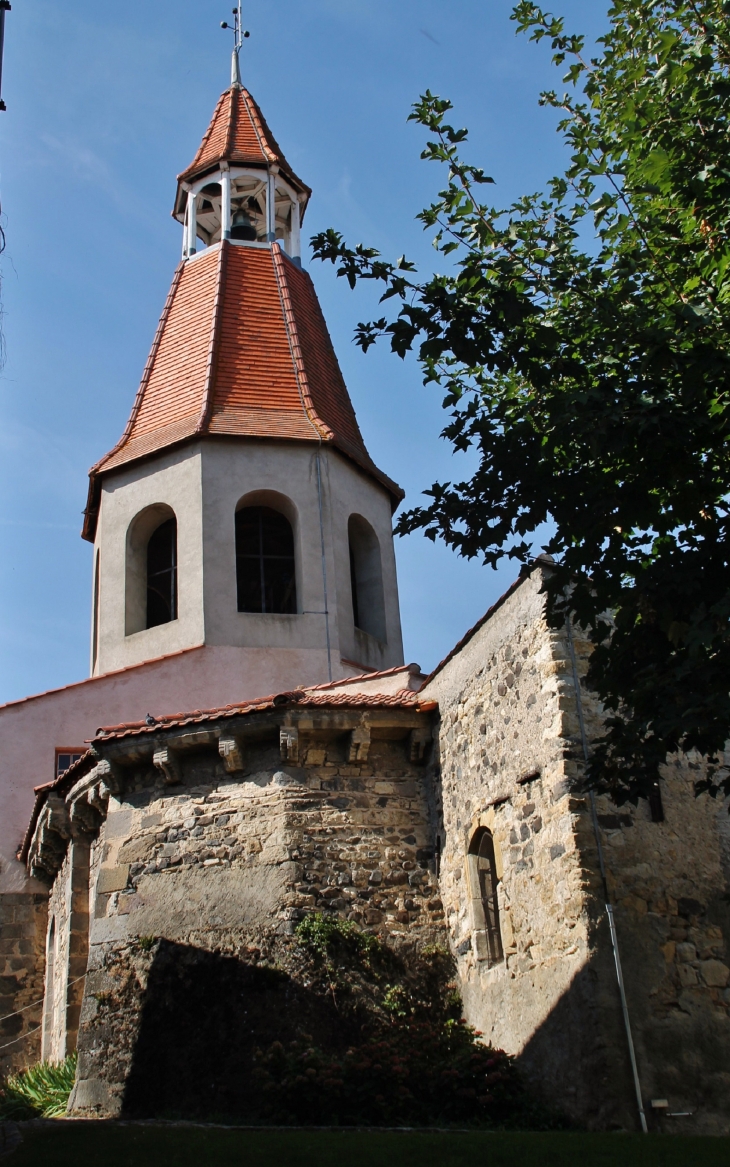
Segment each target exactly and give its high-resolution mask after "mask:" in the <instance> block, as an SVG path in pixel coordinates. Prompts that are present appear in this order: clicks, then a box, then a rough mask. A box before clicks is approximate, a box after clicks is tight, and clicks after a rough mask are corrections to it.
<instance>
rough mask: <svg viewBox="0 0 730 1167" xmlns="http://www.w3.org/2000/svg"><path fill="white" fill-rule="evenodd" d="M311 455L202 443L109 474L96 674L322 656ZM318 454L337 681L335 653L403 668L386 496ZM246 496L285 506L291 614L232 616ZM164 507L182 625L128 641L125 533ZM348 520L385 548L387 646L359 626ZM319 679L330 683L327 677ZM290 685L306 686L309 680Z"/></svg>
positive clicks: (350, 468) (337, 458)
mask: <svg viewBox="0 0 730 1167" xmlns="http://www.w3.org/2000/svg"><path fill="white" fill-rule="evenodd" d="M316 454H317V447H316V446H314V445H313V444H311V445H310V444H307V443H295V442H261V441H257V440H252V439H232V440H219V441H205V442H200V443H195V444H193V445H190V446H186V447H184V448H183V449H182V450H178V451H168V452H166V453H164V454H162V455H160V456H159V457H156V458H154V459H153V460H150V462H149V463H142V464H137V465H136V466H134V467H130V468H128V469H125V470H121V471H118V472H115V473H114V474H110V475H108V476H107V477H106V478H105V479H104V483H103V489H102V501H101V508H100V515H99V524H98V532H97V539H96V548H97V549H98V550H99V552H100V586H99V625H98V628H99V631H98V643H99V649H98V655H97V662H96V666H95V668H94V674H95V675H100V674H102V673H106V672H109V671H111V670H114V669H119V668H124V667H126V666H129V665H134V664H138V663H141V662H142V661H145V660H150V659H152V658H154V657H158V656H162V655H165V654H167V653H170V652H176V651H179V650H181V649H185V648H190V647H193V646H195V645H199V644H203V643H205V644H211V645H229V646H232V647H233V646H235V647H239V648H243V647H256V648H259V649H262V650H270V651H272V652H278V651H280V650H282V649H286V650H290V651H291V650H296V651H301V650H307V651H324V650H326V629H325V618H324V615H322V614H321V613H323V612H324V607H325V600H324V584H323V571H322V552H321V538H320V523H319V503H318V494H317V477H316ZM320 458H321V479H322V511H323V524H324V538H325V556H326V574H327V593H328V594H327V604H328V611H329V634H330V645H331V655H332V668H333V677H339V676H342V675H343V671H342V667H341V665H340V657H344V658H346V659H347V660H351V661H354V662H356V664H358V665H361V666H363V667H364V668H365V669H387V668H391V667H393V666H395V665H400V664H402V663H403V642H402V636H401V627H400V610H399V604H398V584H397V579H396V567H395V553H394V549H393V536H392V530H391V527H392V515H391V507H390V498H389V496H388V494H387V492H386V491H385V490H384V489H383V487H381V486H380V485H379V484H377V483H376V482H374V481H373V480H372V479H371V478H370V476H369V475H366V474H364V473H363V472H362V471H360V470H359V469H357V467H355V466H354V465H353V464H352V463H351V462H350V461H349V460H348V459H346V458H344V457H343V456H341V455H340V454H338V453H337V452H336V451H333V450H328V449H327V448H326V447H325V448H323V449H322V451H321V455H320ZM246 496H251V498H250V501H251V503H252V504H255V503H263V504H267V505H274V506H277V505H278V504H279V503H280V504H281V508H282V510H284V511H286V512H287V515H288V517H289V518H290V520H291V521H292V526H293V528H294V538H295V551H296V560H297V606H298V612H297V614H295V615H294V614H292V615H278V614H268V613H267V614H263V613H261V614H259V613H250V612H239V611H238V610H237V604H236V557H235V512H236V507H237V504H238V503H239V501H240V500H241V499H242V498H244V497H246ZM277 500H278V502H277ZM282 500H288V505H286V504H285V503H284V502H283V501H282ZM159 504H164V505H165V506H168V507H170V508H171V509H172V510H173V511H174V513H175V516H176V519H177V537H178V618H177V619H176V620H173V621H170V623H169V624H162V625H159V626H158V627H156V628H148V629H145V630H143V631H141V632H135V633H133V634H131V635H126V630H125V606H126V605H125V588H126V554H127V533H128V531H129V528H130V525H131V524H132V523H133V521H134V519H135V518H136V516H138V515H139V514H140V512H142V511H143V510H145V508H147V507H150V506H154V505H159ZM351 514H359V515H362V516H363V517H364V518H365V519H367V521H368V522H369V523H370V525H371V526H372V528H373V529H374V531H375V533H376V535H377V537H378V540H379V543H380V553H381V562H382V573H383V591H384V598H385V615H386V641H385V642H381V641H379V640H376V639H375V638H374V637H372V636H368V635H367V634H366V633H364V632H361V631H359V630H358V629H356V628H355V627H354V622H353V616H352V596H351V590H350V558H349V544H348V534H347V523H348V519H349V517H350V515H351ZM315 613H316V614H315ZM273 667H274V671H276V666H273ZM347 671H348V669H347V668H345V673H347ZM317 679H318V680H327V672H326V671H325V672H324V674H323V675H322V676H321V677H319V678H317ZM294 683H297V684H300V683H309V677H306V678H305V677H302V678H297V679H296V681H295V682H294ZM261 691H262V690H261V689H259V692H261Z"/></svg>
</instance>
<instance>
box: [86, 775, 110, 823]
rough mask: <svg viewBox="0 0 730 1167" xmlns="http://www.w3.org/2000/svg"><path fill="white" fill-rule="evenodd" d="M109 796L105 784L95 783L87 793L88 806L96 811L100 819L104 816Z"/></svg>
mask: <svg viewBox="0 0 730 1167" xmlns="http://www.w3.org/2000/svg"><path fill="white" fill-rule="evenodd" d="M110 794H111V790H110V789H109V787H108V786H107V784H106V782H97V783H95V785H94V786H92V787H91V790H90V791H89V794H88V799H89V806H93V808H94V810H97V811H98V812H99V814H100V815H101V816H102V817H104V816H105V815H106V812H107V805H108V803H109V795H110Z"/></svg>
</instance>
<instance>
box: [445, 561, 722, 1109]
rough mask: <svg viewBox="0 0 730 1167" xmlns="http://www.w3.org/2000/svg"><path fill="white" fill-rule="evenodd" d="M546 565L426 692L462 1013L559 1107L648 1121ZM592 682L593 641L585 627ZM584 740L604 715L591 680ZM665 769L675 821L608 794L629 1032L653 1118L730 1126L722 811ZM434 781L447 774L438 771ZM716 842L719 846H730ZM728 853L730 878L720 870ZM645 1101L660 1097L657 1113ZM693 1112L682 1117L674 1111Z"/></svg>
mask: <svg viewBox="0 0 730 1167" xmlns="http://www.w3.org/2000/svg"><path fill="white" fill-rule="evenodd" d="M541 579H542V576H541V570H537V571H535V572H534V573H533V575H532V577H531V578H530V579H529V580H527V581H524V582H523V583H522V584H521V585H520V586H519V587H518V588H517V589H515V590H513V591H512V593H511V594H508V596H507V597H506V599H505V601H504V602H503V603H502V604H501V606H499V607H498V608H497V609H496V610H495V611H493V613H492V614H491V616H490V618H489V619H488V620H487V621H486V622H485V623H483V624H482V626H481V627H480V628H478V629H477V631H476V633H475V634H474V635H473V636H472V637H471V639H470V640H468V641H467V643H466V644H464V645H463V646H462V647H461V649H460V650H459V652H458V653H457V654H456V655H455V656H454V657H453V658H452V660H450V661H448V662H447V663H446V665H445V667H444V668H443V669H442V670H441V671H440V673H438V674H437V675H436V677H435V678H434V679H433V680H432V681H431V682H430V683H429V685H428V686H427V687H426V690H424V693H423V695H424V697H425V696H432V697H434V698H436V699H437V700H438V701H439V706H440V715H441V727H440V733H439V741H438V753H437V756H436V757H435V759H434V764H435V766H437V767H438V769H439V770H440V782H441V792H442V807H441V814H442V816H443V817H442V826H441V831H442V839H443V842H442V846H443V855H442V862H441V890H442V898H443V901H444V906H445V910H446V916H447V921H448V925H449V935H450V939H451V943H452V946H453V949H454V951H455V953H456V955H457V959H458V962H459V971H460V977H461V983H462V991H463V996H464V1003H465V1011H466V1015H467V1017H468V1018H469V1020H470V1021H472V1023H473V1024H475V1025H476V1027H477V1028H478V1029H480V1030H482V1031H483V1032H484V1035H485V1038H486V1039H488V1040H490V1041H492V1042H493V1043H494V1044H495V1045H499V1046H502V1047H503V1048H505V1049H507V1050H508V1051H509V1052H512V1053H516V1054H519V1055H520V1057H521V1060H522V1063H523V1065H524V1067H525V1069H526V1070H527V1072H528V1073H529V1074H530V1075H531V1076H532V1077H533V1078H534V1079H535V1080H536V1081H537V1082H538V1083H540V1084H541V1085H542V1087H543V1089H544V1090H545V1091H546V1092H547V1093H548V1095H549V1096H551V1097H552V1098H553V1100H554V1101H556V1102H557V1103H559V1104H560V1105H562V1106H563V1107H565V1108H566V1109H567V1110H568V1111H569V1112H572V1113H573V1114H575V1115H576V1117H578V1118H579V1119H580V1120H581V1121H584V1122H587V1123H588V1124H589V1125H591V1126H596V1127H606V1126H612V1125H613V1126H624V1127H627V1128H629V1129H632V1128H635V1127H636V1125H637V1121H638V1120H637V1110H636V1104H635V1101H634V1097H633V1083H632V1078H631V1072H630V1064H629V1060H628V1055H627V1043H626V1036H625V1030H624V1027H623V1021H622V1016H621V1012H620V999H619V995H618V988H617V982H616V975H615V969H614V965H613V953H612V948H611V944H610V936H609V932H608V927H607V917H606V913H605V895H604V891H603V885H602V882H601V879H600V868H599V859H598V848H597V843H596V838H595V833H594V828H593V819H592V813H591V807H590V801H589V799H587V798H585V797H583V796H581V795H580V793H579V790H578V784H579V782H580V778H581V776H582V772H583V755H582V745H581V738H580V727H579V721H578V712H577V703H576V691H575V685H574V681H573V671H572V664H571V659H570V652H569V646H568V643H567V638H566V635H565V632H564V631H559V632H555V631H552V630H550V629H548V627H547V625H546V623H545V621H544V618H543V608H542V598H541V596H540V594H539V588H540V584H541ZM575 649H576V656H577V667H578V672H579V675H580V676H584V675H585V671H586V668H587V659H588V655H589V651H590V646H589V645H588V644H587V643H586V642H585V641H583V640H582V639H581V638H580V636H579V635H577V634H576V636H575ZM581 696H582V702H583V711H584V715H585V721H586V727H587V731H588V735H589V738H591V737H595V736H596V735H597V734H598V733H600V730H601V724H602V720H601V710H600V708H599V707H598V705H597V703H596V701H595V699H594V698H593V697H592V695H591V694H590V693H589V692H588V691H587V690H586V688H585V685H584V684H581ZM696 776H697V774H696V767H695V770H694V771H693V770H692V768H691V766H690V763H689V762H686V761H683V762H682V763H681V764H679V763H678V764H676V765H673V766H670V767H667V769H666V773H665V781H664V783H663V787H664V806H665V812H666V821H665V822H664V823H655V822H652V821H651V819H650V814H649V810H648V807H647V806H646V804H644V803H642V804H640V805H639V807H638V808H637V809H634V808H632V807H621V808H620V809H617V808H616V807H614V806H612V805H611V804H610V802H609V801H608V800H607V799H603V798H601V799H598V800H597V807H596V809H597V814H598V823H599V835H600V839H601V845H602V848H603V851H604V856H605V862H606V867H607V876H608V891H609V896H610V898H611V901H612V902H613V903H614V905H615V919H616V925H617V930H618V937H619V946H620V952H621V958H622V962H623V970H624V976H625V980H626V984H627V992H628V999H629V1008H630V1012H631V1020H632V1027H633V1035H634V1040H635V1043H636V1048H637V1056H638V1060H639V1068H640V1074H641V1078H642V1090H643V1097H644V1103H645V1107H646V1109H647V1111H648V1114H649V1123H650V1125H651V1126H652V1127H653V1128H654V1129H668V1130H677V1129H684V1130H687V1131H689V1130H694V1131H700V1130H703V1131H719V1130H727V1129H728V1127H729V1125H730V1124H729V1120H730V1114H729V1108H728V1103H727V1097H728V1091H727V1087H728V1067H730V1043H729V1041H728V1028H727V1007H728V1001H727V997H728V993H727V989H726V985H727V981H728V975H730V974H729V970H728V968H727V965H726V964H725V949H724V941H723V929H725V934H726V931H727V925H726V920H727V905H726V904H725V903H724V901H723V898H722V897H723V893H724V892H725V889H726V887H727V866H728V861H727V855H728V851H729V850H730V847H729V846H728V839H729V838H730V832H729V830H728V823H727V816H726V814H725V808H719V807H717V806H716V805H715V804H714V803H712V801H711V800H708V799H707V798H700V799H699V800H698V799H695V797H694V794H693V788H692V785H693V778H695V777H696ZM435 781H436V782H438V781H439V772H438V771H437V773H436V775H435ZM480 826H486V827H488V828H489V829H490V830H491V831H492V833H493V836H494V841H495V849H496V858H497V866H498V875H499V878H500V882H499V888H498V895H499V908H500V920H501V927H502V938H503V942H504V948H505V956H504V960H503V961H500V962H498V963H496V964H494V965H493V966H492V967H489V961H488V960H487V959H484V957H485V955H486V954H485V953H484V952H483V951H481V952H480V950H479V945H478V943H477V941H478V935H477V933H476V926H475V918H474V913H473V906H472V902H471V896H472V894H473V889H471V888H470V886H469V870H468V862H467V852H468V848H469V843H470V840H471V839H472V838H473V836H474V832H475V831H476V830H477V829H478V828H479V827H480ZM723 848H724V851H723ZM723 854H724V856H725V859H724V862H725V874H723V866H722V864H723ZM652 1099H666V1101H667V1102H668V1106H667V1107H666V1108H661V1109H652V1107H651V1100H652ZM685 1110H688V1111H692V1112H693V1115H692V1117H691V1118H688V1119H677V1118H664V1117H663V1116H664V1115H666V1114H667V1113H668V1112H669V1113H676V1112H677V1111H685Z"/></svg>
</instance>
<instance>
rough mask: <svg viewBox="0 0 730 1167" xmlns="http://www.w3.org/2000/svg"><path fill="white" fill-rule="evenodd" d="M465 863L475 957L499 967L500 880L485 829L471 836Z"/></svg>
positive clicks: (490, 840)
mask: <svg viewBox="0 0 730 1167" xmlns="http://www.w3.org/2000/svg"><path fill="white" fill-rule="evenodd" d="M468 861H469V884H470V890H471V900H472V912H473V917H474V929H475V941H476V944H475V947H476V952H477V957H479V959H481V960H487V961H488V962H489V964H490V965H493V964H498V962H499V961H500V960H502V957H503V956H504V952H503V949H502V933H501V931H500V927H499V901H498V899H497V886H498V884H499V880H498V878H497V863H496V857H495V854H494V839H493V838H492V832H491V831H489V830H487V828H486V827H480V829H479V830H478V831H477V832H476V834H475V835H474V838H473V839H472V841H471V845H470V847H469V857H468Z"/></svg>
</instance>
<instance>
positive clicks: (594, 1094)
mask: <svg viewBox="0 0 730 1167" xmlns="http://www.w3.org/2000/svg"><path fill="white" fill-rule="evenodd" d="M518 1061H519V1064H520V1066H521V1068H522V1070H523V1073H524V1074H525V1077H526V1078H527V1079H528V1080H529V1081H530V1082H532V1083H533V1084H534V1085H535V1087H536V1088H538V1089H540V1091H541V1093H543V1094H544V1096H545V1097H546V1099H547V1100H548V1101H549V1102H550V1103H551V1104H552V1105H554V1106H558V1107H559V1108H560V1109H562V1110H564V1111H565V1112H566V1113H567V1114H569V1115H570V1116H571V1117H572V1118H573V1119H575V1120H576V1121H577V1122H579V1123H580V1124H581V1125H585V1126H587V1127H589V1128H592V1129H597V1130H606V1129H608V1130H611V1129H614V1130H629V1131H633V1130H638V1129H639V1120H638V1115H637V1110H636V1102H635V1095H634V1090H633V1078H632V1076H631V1063H630V1061H629V1057H628V1052H627V1046H626V1037H625V1031H624V1025H623V1018H622V1014H621V1005H620V999H619V995H618V988H617V986H616V978H615V973H613V969H612V965H611V963H610V962H609V961H608V960H607V959H603V958H602V957H600V956H599V957H594V958H593V960H591V961H589V962H588V964H586V965H584V966H583V967H582V968H581V969H580V970H579V971H578V972H577V974H576V976H575V977H574V978H573V980H572V981H571V984H570V987H569V988H568V989H567V990H566V992H564V993H563V995H562V996H561V997H560V999H559V1000H558V1001H557V1002H556V1004H555V1005H554V1007H553V1009H552V1010H551V1012H550V1013H549V1014H548V1016H547V1017H546V1018H545V1020H544V1021H543V1023H542V1025H540V1026H539V1027H538V1028H537V1029H536V1030H535V1032H534V1033H533V1035H532V1037H531V1038H530V1040H529V1041H528V1042H527V1044H526V1045H525V1047H524V1049H523V1051H522V1053H521V1055H520V1057H519V1059H518Z"/></svg>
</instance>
